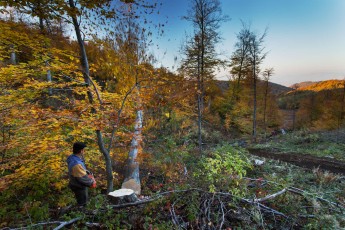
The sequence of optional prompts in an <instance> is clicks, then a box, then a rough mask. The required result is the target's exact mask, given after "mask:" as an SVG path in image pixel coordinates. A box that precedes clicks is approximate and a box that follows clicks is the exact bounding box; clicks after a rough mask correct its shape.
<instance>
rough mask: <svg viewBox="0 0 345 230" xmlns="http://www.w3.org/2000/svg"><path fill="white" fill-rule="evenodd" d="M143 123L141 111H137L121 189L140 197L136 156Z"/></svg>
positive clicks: (138, 150) (139, 149)
mask: <svg viewBox="0 0 345 230" xmlns="http://www.w3.org/2000/svg"><path fill="white" fill-rule="evenodd" d="M142 122H143V111H142V110H141V109H139V110H138V111H137V117H136V121H135V127H134V129H135V130H134V135H133V138H132V142H131V149H130V151H129V153H128V163H127V170H126V175H125V179H124V182H123V183H122V188H126V189H132V190H133V191H134V193H135V194H137V195H140V193H141V184H140V176H139V162H138V161H137V158H138V154H139V153H140V151H141V141H142V137H141V129H142Z"/></svg>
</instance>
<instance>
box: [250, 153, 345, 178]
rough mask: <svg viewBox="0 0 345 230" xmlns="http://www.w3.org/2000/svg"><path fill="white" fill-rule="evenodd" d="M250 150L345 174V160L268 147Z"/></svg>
mask: <svg viewBox="0 0 345 230" xmlns="http://www.w3.org/2000/svg"><path fill="white" fill-rule="evenodd" d="M248 151H249V152H250V153H251V154H253V155H256V156H260V157H265V158H270V159H275V160H281V161H285V162H289V163H292V164H295V165H298V166H301V167H304V168H309V169H313V168H317V167H319V168H320V169H323V170H327V171H330V172H333V173H341V174H344V175H345V162H341V161H335V160H331V159H328V158H323V157H316V156H311V155H308V154H297V153H274V152H272V151H269V150H266V149H248Z"/></svg>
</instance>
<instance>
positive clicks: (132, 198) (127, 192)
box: [108, 188, 139, 204]
mask: <svg viewBox="0 0 345 230" xmlns="http://www.w3.org/2000/svg"><path fill="white" fill-rule="evenodd" d="M108 197H109V200H110V201H111V202H112V203H113V204H125V203H133V202H136V201H138V200H139V199H138V197H137V195H136V194H135V193H134V191H133V190H132V189H126V188H122V189H118V190H115V191H113V192H110V193H109V194H108Z"/></svg>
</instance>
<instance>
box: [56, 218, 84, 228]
mask: <svg viewBox="0 0 345 230" xmlns="http://www.w3.org/2000/svg"><path fill="white" fill-rule="evenodd" d="M80 219H81V217H77V218H74V219H72V220H70V221H65V222H61V223H60V225H59V226H57V227H56V228H54V230H59V229H62V228H63V227H65V226H68V225H71V224H73V223H74V222H77V221H78V220H80Z"/></svg>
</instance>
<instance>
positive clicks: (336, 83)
mask: <svg viewBox="0 0 345 230" xmlns="http://www.w3.org/2000/svg"><path fill="white" fill-rule="evenodd" d="M343 87H344V81H343V80H327V81H319V82H314V83H313V84H306V85H304V86H303V85H301V86H300V87H299V88H298V89H297V91H314V92H320V91H323V90H333V89H339V88H343Z"/></svg>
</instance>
